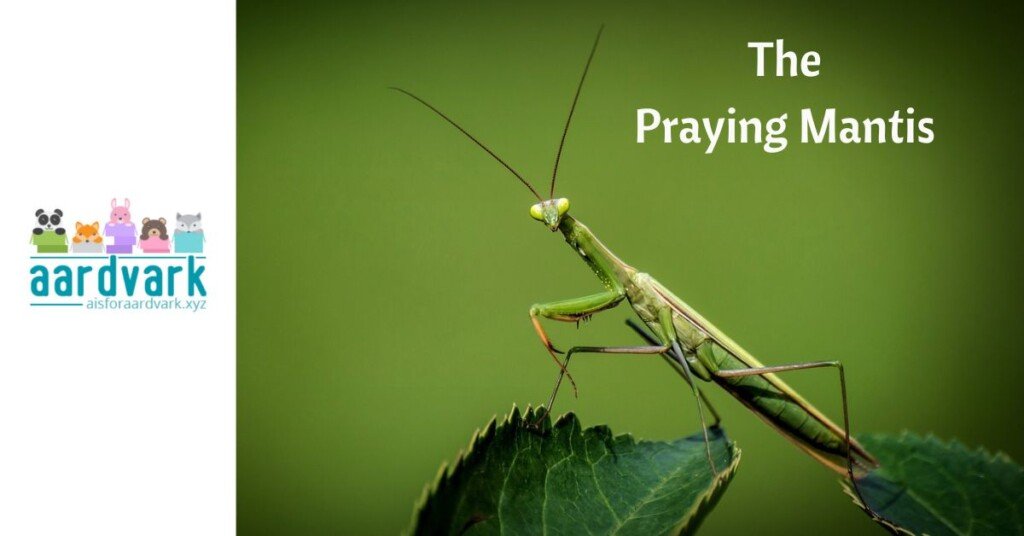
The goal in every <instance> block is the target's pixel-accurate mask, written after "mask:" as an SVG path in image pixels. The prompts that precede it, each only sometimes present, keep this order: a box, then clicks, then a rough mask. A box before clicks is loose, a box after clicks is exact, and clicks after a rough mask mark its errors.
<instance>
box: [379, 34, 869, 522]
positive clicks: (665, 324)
mask: <svg viewBox="0 0 1024 536" xmlns="http://www.w3.org/2000/svg"><path fill="white" fill-rule="evenodd" d="M602 31H603V26H602V28H601V30H599V31H598V33H597V37H596V38H595V39H594V43H593V46H592V47H591V49H590V55H589V56H588V57H587V62H586V65H585V67H584V69H583V75H582V76H581V77H580V81H579V85H578V86H577V87H576V92H575V94H574V96H573V100H572V105H571V107H570V108H569V117H568V119H567V120H566V122H565V128H564V130H563V131H562V137H561V140H560V142H559V145H558V152H557V153H556V154H555V163H554V169H553V171H552V174H551V187H550V191H549V193H548V196H547V198H544V197H542V196H541V195H540V194H539V193H538V191H537V190H536V188H534V186H533V185H532V184H531V183H530V182H529V181H528V180H526V178H524V177H523V176H522V175H521V174H520V173H519V172H517V171H516V170H515V169H514V168H513V167H512V166H511V165H509V164H508V163H507V162H506V161H505V160H503V159H502V158H501V157H499V156H498V155H497V154H496V153H495V152H494V151H492V150H491V149H490V148H488V147H487V146H486V145H484V144H483V142H481V141H480V140H479V139H477V138H476V137H474V136H473V135H472V134H470V133H469V132H468V131H467V130H466V129H464V128H463V127H462V126H460V125H459V124H458V123H456V122H455V121H454V120H452V119H451V118H450V117H449V116H448V115H446V114H444V113H443V112H441V111H440V110H438V109H437V108H435V107H434V106H433V105H431V104H430V103H428V102H427V101H425V100H423V99H421V98H420V97H418V96H416V95H415V94H413V93H411V92H409V91H406V90H404V89H401V88H397V87H392V88H391V89H394V90H396V91H399V92H401V93H403V94H405V95H408V96H409V97H411V98H413V99H415V100H416V101H418V102H420V103H421V104H423V105H424V106H426V107H427V108H429V109H430V110H432V111H433V112H434V113H436V114H437V115H439V116H440V117H441V118H443V119H444V120H445V121H447V122H448V123H450V124H451V125H452V126H454V127H455V128H456V129H458V130H459V131H460V132H462V134H464V135H465V136H466V137H468V138H469V139H470V140H472V141H473V142H474V143H475V144H476V145H478V146H479V147H480V148H482V149H483V150H484V151H486V152H487V153H488V154H489V155H491V157H493V158H494V159H495V160H497V161H498V162H499V163H500V164H501V165H502V166H504V167H505V169H507V170H508V171H509V172H511V173H512V174H513V175H515V177H516V178H517V179H519V181H520V182H521V183H522V184H523V185H524V186H525V187H526V188H527V189H528V190H529V191H530V192H531V193H532V194H533V196H534V197H536V199H537V203H535V204H533V205H532V206H531V207H530V216H531V217H532V218H533V219H534V220H537V221H539V222H541V223H542V224H543V225H544V226H545V227H546V228H547V229H548V230H549V231H551V232H553V233H554V232H559V233H561V234H562V236H563V237H564V238H565V241H566V243H567V244H568V245H569V247H570V248H572V250H573V252H575V253H576V254H577V255H578V256H579V257H580V259H581V260H582V261H583V262H584V263H585V264H586V265H587V266H588V267H589V268H590V269H591V271H592V272H593V273H594V275H595V276H597V279H598V280H600V282H601V284H602V286H603V290H602V291H601V292H598V293H595V294H592V295H589V296H583V297H579V298H570V299H566V300H558V301H550V302H544V303H537V304H534V305H533V306H532V307H530V311H529V315H530V321H531V323H532V324H533V328H534V330H535V331H536V333H537V336H538V337H539V339H540V341H541V343H542V344H543V346H544V349H545V350H546V351H547V353H548V354H549V355H550V356H551V358H552V359H553V360H554V361H555V363H556V364H557V365H558V369H559V371H558V377H557V379H556V381H555V386H554V389H553V390H552V392H551V395H550V397H549V398H548V402H547V404H546V406H545V410H544V413H543V414H542V415H541V417H540V420H542V419H544V418H546V417H547V414H548V412H550V411H551V407H552V405H553V404H554V401H555V397H556V396H557V394H558V391H559V388H560V387H561V385H562V383H563V380H564V379H565V378H568V379H569V382H570V383H571V384H572V387H573V391H574V392H575V391H576V382H575V381H574V380H573V378H572V375H571V374H569V370H568V368H569V362H570V360H571V359H572V358H573V357H574V356H577V355H587V354H623V355H641V356H661V357H662V358H664V359H665V360H666V361H667V362H668V363H669V364H670V365H671V366H672V367H673V368H674V369H675V370H676V372H677V373H679V374H680V375H681V376H682V377H683V379H684V380H685V381H686V383H687V384H689V387H690V390H691V391H692V394H693V397H694V400H695V401H696V406H697V414H698V415H699V418H700V423H701V429H702V431H703V433H704V440H705V446H706V451H707V458H708V463H709V465H710V468H711V470H712V472H714V473H717V468H716V467H715V464H714V460H713V459H712V456H711V449H710V442H709V440H708V424H707V421H706V419H705V417H704V407H705V406H707V408H708V410H709V412H710V413H711V415H712V417H713V418H714V422H713V423H712V424H711V426H712V427H714V426H718V424H719V422H720V418H719V416H718V413H717V412H716V411H715V410H714V408H713V407H711V404H710V403H709V401H708V399H707V397H706V396H705V395H704V393H703V392H702V390H701V389H700V387H699V386H698V381H701V382H704V383H707V384H714V385H717V386H719V387H721V388H722V389H724V390H725V391H726V392H728V393H729V394H730V395H732V396H733V397H735V398H736V399H737V400H739V402H740V403H742V404H743V405H744V406H746V407H747V408H748V409H749V410H750V411H752V412H753V413H754V414H755V415H757V416H758V417H760V418H761V419H762V420H763V421H764V422H765V423H767V424H768V425H769V426H771V427H772V428H773V429H775V431H777V432H778V433H779V434H781V435H782V436H783V437H785V438H786V439H788V440H790V441H791V442H792V443H793V444H794V445H796V446H797V447H798V448H800V449H801V450H802V451H804V452H805V453H807V454H808V455H810V456H811V457H812V458H814V459H815V460H817V461H818V462H820V463H821V464H822V465H824V466H825V467H827V468H829V469H831V470H833V471H835V472H837V473H839V474H840V475H844V476H848V477H849V479H850V481H851V482H852V483H853V487H854V489H855V490H856V492H857V494H858V496H859V495H860V490H859V488H858V486H857V481H858V479H860V478H862V477H863V476H864V475H865V474H867V472H869V471H871V470H873V469H874V468H876V467H877V466H878V462H877V460H876V459H875V458H874V457H873V456H872V455H871V454H870V453H869V452H868V451H867V450H866V449H865V448H864V447H863V446H861V445H860V443H858V442H857V441H856V440H855V439H853V438H851V437H850V418H849V408H848V403H847V395H846V375H845V371H844V369H843V365H842V363H841V362H839V361H812V362H805V363H793V364H787V365H776V366H765V365H763V364H762V363H761V362H760V361H758V360H757V359H756V358H754V356H753V355H751V354H750V352H748V351H747V350H745V349H744V348H743V347H741V346H740V345H739V344H737V343H736V342H735V341H733V340H732V339H731V338H729V336H727V335H726V334H725V333H724V332H723V331H722V330H721V329H719V328H718V327H716V326H715V325H714V324H712V323H711V322H709V321H708V320H707V319H705V318H704V317H703V316H702V315H701V314H700V313H699V312H697V310H696V309H694V308H693V307H691V306H690V305H688V304H687V303H686V302H684V301H683V300H682V299H680V298H679V297H678V296H676V295H675V294H673V293H672V291H670V290H669V289H668V288H667V287H666V286H665V285H663V284H662V283H660V282H659V281H658V280H656V279H655V278H653V277H651V276H650V275H649V274H647V273H645V272H642V271H640V270H637V269H636V268H634V267H632V266H630V265H629V264H627V263H626V262H624V261H623V260H622V259H620V258H619V257H618V256H616V255H615V254H614V253H613V252H612V251H611V250H610V249H609V248H608V247H607V246H605V245H604V244H603V243H602V242H601V241H600V240H599V239H598V238H597V236H596V235H595V234H594V233H593V231H591V230H590V228H588V227H587V226H586V225H584V224H583V223H581V222H580V221H579V220H577V219H576V218H575V217H573V216H572V215H570V214H569V200H568V199H567V198H564V197H555V181H556V179H557V176H558V164H559V161H560V159H561V156H562V149H563V148H564V146H565V140H566V137H567V135H568V132H569V125H570V124H571V122H572V118H573V114H574V113H575V110H576V105H577V103H578V102H579V97H580V93H581V90H582V88H583V83H584V81H585V80H586V78H587V72H588V71H589V70H590V64H591V62H592V61H593V58H594V53H595V52H596V50H597V45H598V43H599V42H600V39H601V33H602ZM623 302H627V303H628V304H629V305H630V306H631V307H632V308H633V311H634V312H635V313H636V316H637V317H639V319H640V320H641V321H642V323H638V322H635V321H633V320H629V321H627V322H628V323H629V325H630V327H631V328H632V329H633V330H634V331H636V332H637V333H638V334H639V335H640V336H641V337H642V338H643V339H644V341H645V342H646V344H644V345H636V346H573V347H572V348H570V349H569V350H568V351H566V352H562V351H561V350H559V349H557V348H556V347H555V346H554V344H553V343H552V341H551V339H550V338H549V337H548V335H547V332H546V331H545V329H544V325H543V323H542V322H541V320H542V319H544V320H554V321H561V322H576V323H578V322H580V321H583V320H587V319H589V318H590V317H591V316H593V315H595V314H597V313H600V312H602V311H607V310H609V309H612V308H614V307H616V306H618V305H621V304H622V303H623ZM560 355H564V359H561V358H559V356H560ZM819 368H832V369H836V370H837V371H838V373H839V384H840V392H841V395H842V408H843V427H839V426H838V425H836V424H835V423H833V422H832V421H831V420H830V419H829V418H828V417H826V416H825V415H824V414H823V413H822V412H821V411H819V410H818V409H816V408H815V407H814V406H812V405H811V404H810V403H809V402H807V401H806V400H805V399H804V398H803V397H802V396H800V394H798V393H797V392H796V391H795V390H793V389H792V388H791V387H789V386H788V385H786V383H785V382H783V381H782V380H781V379H779V377H778V376H777V375H778V374H780V373H785V372H792V371H797V370H807V369H819ZM540 420H538V423H539V422H540ZM861 503H862V504H867V502H866V501H864V500H863V497H861ZM869 514H871V515H872V516H873V517H877V514H874V513H873V512H869Z"/></svg>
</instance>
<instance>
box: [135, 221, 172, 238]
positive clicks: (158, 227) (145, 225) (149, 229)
mask: <svg viewBox="0 0 1024 536" xmlns="http://www.w3.org/2000/svg"><path fill="white" fill-rule="evenodd" d="M154 237H155V238H159V239H160V240H167V220H165V219H163V218H159V219H156V220H151V219H149V218H142V235H141V236H139V240H145V239H147V238H154Z"/></svg>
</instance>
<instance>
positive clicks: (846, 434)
mask: <svg viewBox="0 0 1024 536" xmlns="http://www.w3.org/2000/svg"><path fill="white" fill-rule="evenodd" d="M825 367H832V368H837V369H839V390H840V393H841V395H842V399H843V440H844V442H845V443H846V471H847V476H849V478H850V484H852V485H853V490H854V492H856V493H857V498H858V499H860V502H861V504H863V505H864V506H865V507H866V508H867V509H868V511H869V513H870V515H871V516H872V517H874V518H881V516H880V515H879V514H878V513H877V512H875V511H874V510H873V509H872V508H871V507H870V506H868V503H867V501H865V500H864V496H863V495H862V494H861V492H860V486H858V485H857V479H856V478H855V476H854V473H853V466H854V460H853V452H854V447H853V441H852V440H851V439H850V410H849V403H848V402H847V398H846V372H845V370H844V369H843V364H842V363H841V362H839V361H811V362H808V363H794V364H790V365H778V366H774V367H757V368H746V369H735V370H719V371H717V372H713V373H712V374H714V375H715V376H718V377H719V378H742V377H744V376H762V375H765V374H776V373H779V372H789V371H791V370H807V369H813V368H825ZM868 458H869V460H870V456H869V457H868ZM872 461H873V460H872ZM858 465H859V464H858Z"/></svg>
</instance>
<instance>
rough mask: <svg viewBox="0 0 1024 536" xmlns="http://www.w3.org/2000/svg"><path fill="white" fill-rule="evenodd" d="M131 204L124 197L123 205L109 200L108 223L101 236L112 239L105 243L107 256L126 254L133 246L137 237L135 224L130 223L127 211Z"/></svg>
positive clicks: (129, 212)
mask: <svg viewBox="0 0 1024 536" xmlns="http://www.w3.org/2000/svg"><path fill="white" fill-rule="evenodd" d="M131 206H132V202H131V201H130V200H129V199H128V198H127V197H126V198H125V199H124V204H123V205H118V204H117V198H116V197H115V198H113V199H111V200H110V221H109V222H107V225H106V227H104V229H103V234H104V235H106V236H109V237H111V238H113V241H112V242H107V254H111V253H118V254H128V253H131V252H132V247H133V246H135V242H136V240H137V238H138V237H137V235H136V232H135V224H134V223H132V213H131V211H129V208H131Z"/></svg>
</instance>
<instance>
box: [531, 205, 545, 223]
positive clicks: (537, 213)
mask: <svg viewBox="0 0 1024 536" xmlns="http://www.w3.org/2000/svg"><path fill="white" fill-rule="evenodd" d="M530 217H531V218H533V219H535V220H537V221H544V207H543V206H542V204H541V203H536V204H534V205H533V206H532V207H530Z"/></svg>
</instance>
